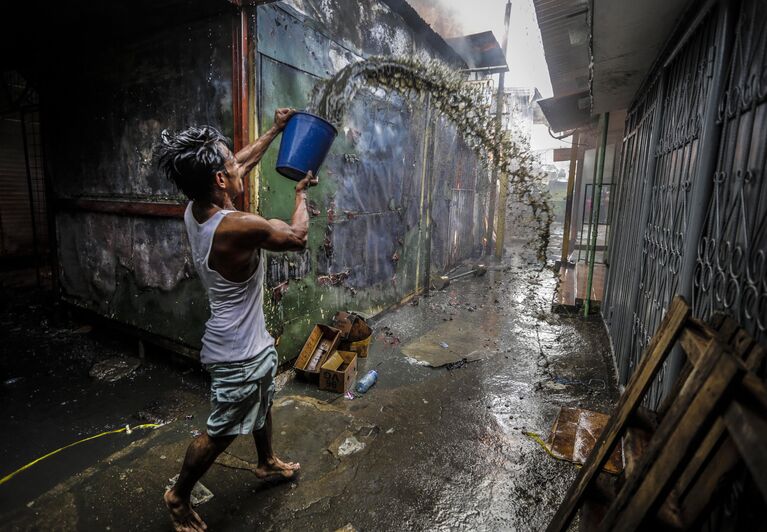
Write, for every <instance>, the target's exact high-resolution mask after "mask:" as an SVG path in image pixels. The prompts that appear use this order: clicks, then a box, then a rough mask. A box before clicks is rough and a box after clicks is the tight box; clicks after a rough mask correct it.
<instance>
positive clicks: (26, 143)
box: [20, 111, 40, 286]
mask: <svg viewBox="0 0 767 532" xmlns="http://www.w3.org/2000/svg"><path fill="white" fill-rule="evenodd" d="M20 118H21V137H22V141H23V144H24V166H25V168H26V171H27V193H28V194H29V216H30V222H31V223H32V250H33V253H34V256H35V272H36V274H37V286H40V249H39V248H40V245H39V238H38V236H37V215H36V213H35V197H34V189H33V187H32V167H31V166H30V164H29V139H27V125H26V117H25V115H24V111H22V112H21V113H20ZM38 199H39V198H38Z"/></svg>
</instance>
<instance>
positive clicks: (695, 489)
mask: <svg viewBox="0 0 767 532" xmlns="http://www.w3.org/2000/svg"><path fill="white" fill-rule="evenodd" d="M739 460H740V456H739V454H738V449H737V448H736V447H735V443H734V442H733V441H732V439H731V438H722V439H721V440H720V444H719V447H717V448H716V450H715V452H714V454H713V455H712V457H711V460H710V462H709V463H708V464H707V465H706V467H705V468H703V470H702V472H701V475H700V477H699V478H698V479H696V481H695V483H694V484H693V485H692V486H691V488H690V491H689V492H688V493H687V494H686V495H685V496H684V497H680V501H681V514H682V522H684V523H685V524H686V525H687V527H691V526H694V525H695V523H696V522H697V521H698V519H699V518H700V516H701V514H702V513H703V511H704V510H705V509H706V508H707V507H708V506H709V504H710V503H711V498H712V497H713V495H714V493H716V490H717V488H718V487H719V482H720V481H721V480H722V478H723V477H724V476H725V475H726V474H727V472H728V471H730V470H731V469H732V468H733V467H735V466H736V465H737V463H738V461H739Z"/></svg>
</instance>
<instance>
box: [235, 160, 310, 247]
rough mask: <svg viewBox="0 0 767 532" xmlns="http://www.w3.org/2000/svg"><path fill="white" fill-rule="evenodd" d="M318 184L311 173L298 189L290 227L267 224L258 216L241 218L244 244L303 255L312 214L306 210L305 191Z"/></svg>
mask: <svg viewBox="0 0 767 532" xmlns="http://www.w3.org/2000/svg"><path fill="white" fill-rule="evenodd" d="M316 184H317V179H316V178H315V177H314V176H313V175H312V173H311V172H309V173H308V174H306V177H305V178H303V179H302V180H301V181H300V182H299V183H298V184H297V185H296V204H295V208H294V209H293V216H292V217H291V220H290V223H289V224H288V223H285V222H283V221H282V220H277V219H273V220H267V219H265V218H262V217H261V216H258V215H255V214H249V215H245V216H243V217H242V219H241V221H242V224H241V225H240V227H241V228H242V229H241V230H242V233H241V235H242V238H243V240H244V242H243V244H244V245H247V246H248V247H252V248H263V249H266V250H268V251H301V250H302V249H304V248H306V241H307V236H308V235H309V211H308V209H307V207H306V189H308V188H309V187H313V186H314V185H316Z"/></svg>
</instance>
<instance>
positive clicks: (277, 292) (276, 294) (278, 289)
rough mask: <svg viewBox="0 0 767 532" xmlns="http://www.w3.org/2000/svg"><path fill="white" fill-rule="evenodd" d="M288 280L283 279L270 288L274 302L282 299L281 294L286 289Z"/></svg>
mask: <svg viewBox="0 0 767 532" xmlns="http://www.w3.org/2000/svg"><path fill="white" fill-rule="evenodd" d="M289 284H290V281H289V280H288V281H283V282H281V283H280V284H278V285H277V286H275V287H274V288H272V298H273V299H274V302H275V303H279V302H280V301H281V300H282V296H283V294H285V292H287V291H288V285H289Z"/></svg>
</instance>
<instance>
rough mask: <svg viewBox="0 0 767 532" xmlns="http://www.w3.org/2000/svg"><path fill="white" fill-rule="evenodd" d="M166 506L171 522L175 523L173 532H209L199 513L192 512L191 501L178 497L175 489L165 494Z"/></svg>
mask: <svg viewBox="0 0 767 532" xmlns="http://www.w3.org/2000/svg"><path fill="white" fill-rule="evenodd" d="M163 499H164V500H165V506H167V507H168V511H169V512H170V520H171V521H172V523H173V530H175V531H176V532H200V531H202V530H207V529H208V526H207V525H206V524H205V521H203V520H202V518H201V517H200V516H199V514H198V513H197V512H195V511H194V510H192V505H191V504H189V501H184V500H182V499H181V497H179V496H178V495H176V493H175V492H174V491H173V488H171V489H169V490H168V491H166V492H165V496H164V497H163Z"/></svg>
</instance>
